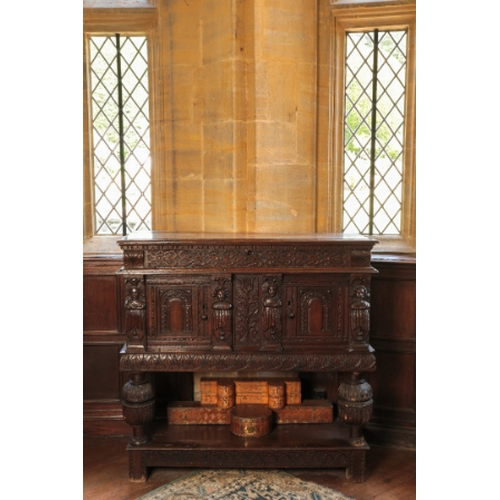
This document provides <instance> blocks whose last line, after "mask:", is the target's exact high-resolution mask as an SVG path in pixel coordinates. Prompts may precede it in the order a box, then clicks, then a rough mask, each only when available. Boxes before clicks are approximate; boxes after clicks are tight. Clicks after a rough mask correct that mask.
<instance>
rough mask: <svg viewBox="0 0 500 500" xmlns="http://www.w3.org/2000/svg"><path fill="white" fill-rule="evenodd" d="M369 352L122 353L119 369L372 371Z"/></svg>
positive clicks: (373, 368)
mask: <svg viewBox="0 0 500 500" xmlns="http://www.w3.org/2000/svg"><path fill="white" fill-rule="evenodd" d="M375 368H376V366H375V356H374V355H373V354H372V353H356V354H354V355H350V354H346V353H340V354H283V353H280V354H279V355H273V356H270V355H269V354H266V353H251V354H237V353H223V354H222V353H217V355H213V354H209V353H207V354H202V353H199V354H198V353H168V354H167V353H165V354H163V353H126V352H124V350H122V353H121V356H120V370H122V371H160V372H161V371H184V372H196V371H202V372H204V371H245V370H248V371H288V370H295V371H299V370H302V371H374V370H375Z"/></svg>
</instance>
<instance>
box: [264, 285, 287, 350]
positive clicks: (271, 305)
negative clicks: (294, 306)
mask: <svg viewBox="0 0 500 500" xmlns="http://www.w3.org/2000/svg"><path fill="white" fill-rule="evenodd" d="M266 285H267V286H266ZM264 287H265V288H266V287H267V292H266V296H265V297H264V299H263V305H264V310H263V314H264V331H265V332H266V334H267V335H268V338H269V340H272V341H276V340H278V339H279V336H280V334H281V306H282V305H283V303H282V302H281V299H280V298H279V296H278V286H277V285H276V283H275V282H274V281H272V282H270V283H269V284H265V285H264Z"/></svg>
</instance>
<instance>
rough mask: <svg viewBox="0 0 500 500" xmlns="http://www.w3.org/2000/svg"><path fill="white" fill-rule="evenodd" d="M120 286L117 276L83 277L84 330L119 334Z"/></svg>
mask: <svg viewBox="0 0 500 500" xmlns="http://www.w3.org/2000/svg"><path fill="white" fill-rule="evenodd" d="M118 300H119V286H118V280H117V278H116V276H99V275H93V276H84V277H83V330H84V332H86V333H92V334H96V333H98V332H103V333H109V334H111V333H118V332H119V317H120V314H119V310H120V309H119V303H118Z"/></svg>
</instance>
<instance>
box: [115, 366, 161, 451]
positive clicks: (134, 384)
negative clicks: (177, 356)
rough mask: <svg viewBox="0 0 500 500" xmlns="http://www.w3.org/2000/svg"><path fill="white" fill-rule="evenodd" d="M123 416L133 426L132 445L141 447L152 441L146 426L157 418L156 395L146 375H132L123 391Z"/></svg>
mask: <svg viewBox="0 0 500 500" xmlns="http://www.w3.org/2000/svg"><path fill="white" fill-rule="evenodd" d="M122 405H123V416H124V417H125V421H126V422H127V423H128V424H129V425H130V426H132V437H131V438H130V444H132V445H135V446H139V445H141V444H146V443H148V442H149V441H150V437H149V436H148V434H147V432H146V425H147V424H149V423H150V422H152V420H153V419H154V416H155V394H154V389H153V386H152V385H151V383H150V382H149V381H148V380H147V379H146V375H145V374H144V373H132V374H131V375H130V380H129V381H128V382H127V383H126V384H125V385H124V386H123V390H122Z"/></svg>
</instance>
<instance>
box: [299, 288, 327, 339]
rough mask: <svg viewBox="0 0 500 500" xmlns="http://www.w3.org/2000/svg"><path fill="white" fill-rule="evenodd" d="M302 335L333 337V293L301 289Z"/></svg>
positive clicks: (325, 289) (322, 290)
mask: <svg viewBox="0 0 500 500" xmlns="http://www.w3.org/2000/svg"><path fill="white" fill-rule="evenodd" d="M299 297H300V333H299V334H300V335H306V336H307V335H332V333H333V331H332V324H331V323H332V292H331V290H330V289H328V288H316V289H311V288H307V289H300V290H299Z"/></svg>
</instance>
